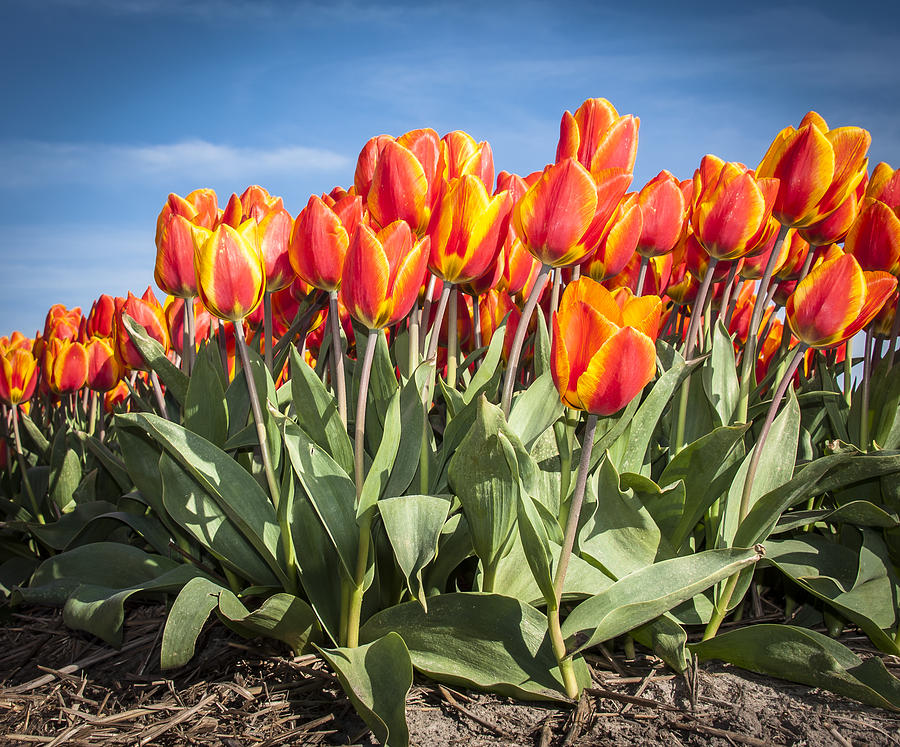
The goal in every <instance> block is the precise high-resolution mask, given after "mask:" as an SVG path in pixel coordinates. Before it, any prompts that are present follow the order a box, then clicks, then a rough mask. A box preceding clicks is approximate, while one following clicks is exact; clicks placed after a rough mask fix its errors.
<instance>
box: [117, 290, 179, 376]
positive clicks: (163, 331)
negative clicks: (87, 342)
mask: <svg viewBox="0 0 900 747" xmlns="http://www.w3.org/2000/svg"><path fill="white" fill-rule="evenodd" d="M116 306H117V308H116V325H115V337H116V354H117V355H118V357H119V360H121V361H122V363H123V364H125V366H126V367H128V368H130V369H134V370H136V371H146V370H147V363H146V362H145V361H144V356H142V355H141V354H140V352H139V351H138V349H137V348H136V347H135V346H134V343H133V342H132V341H131V337H130V336H129V334H128V330H127V329H125V325H124V323H123V322H122V317H123V316H126V315H127V316H130V317H131V318H132V319H134V320H135V321H136V322H137V323H138V324H140V325H141V326H142V327H143V328H144V330H146V332H147V334H148V335H150V337H152V338H153V339H154V340H156V341H157V342H158V343H159V344H160V345H162V346H163V348H165V349H166V350H168V349H169V331H168V326H167V325H166V315H165V313H164V312H163V309H162V306H160V305H159V301H157V300H156V297H155V296H154V295H153V293H152V292H151V290H150V288H149V287H148V288H147V290H146V291H145V293H144V295H143V296H142V297H140V298H138V297H137V296H135V295H134V294H133V293H131V292H130V291H129V293H128V298H124V299H119V300H118V301H117V302H116Z"/></svg>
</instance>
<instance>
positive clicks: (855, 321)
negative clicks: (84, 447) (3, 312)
mask: <svg viewBox="0 0 900 747" xmlns="http://www.w3.org/2000/svg"><path fill="white" fill-rule="evenodd" d="M896 287H897V279H896V278H895V277H893V276H892V275H890V274H888V273H886V272H878V271H875V272H867V271H864V270H863V269H862V268H861V267H860V266H859V263H858V262H857V261H856V259H855V258H854V257H853V255H852V254H844V255H841V256H840V257H837V258H836V259H832V260H826V261H825V262H822V264H820V265H818V266H817V267H814V268H813V269H812V270H811V271H810V272H809V274H808V275H807V276H806V277H805V278H804V279H803V280H801V281H800V282H799V283H797V287H796V289H795V290H794V292H793V293H792V294H791V296H790V298H788V300H787V304H786V306H785V314H786V315H787V320H788V324H790V327H791V330H792V331H793V333H794V334H795V335H796V336H797V337H798V338H799V339H800V340H801V341H802V342H804V343H806V344H807V345H809V346H810V347H813V348H829V347H833V346H835V345H838V344H840V343H842V342H844V341H845V340H849V339H850V338H851V337H853V336H854V335H855V334H856V333H857V332H859V331H860V330H861V329H862V328H863V327H865V326H866V325H867V324H868V323H869V322H870V321H872V319H874V318H875V316H876V315H877V314H878V312H879V311H880V310H881V307H882V306H883V305H884V303H885V301H886V300H887V299H888V298H889V297H890V295H891V293H893V292H894V289H895V288H896Z"/></svg>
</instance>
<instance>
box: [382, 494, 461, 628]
mask: <svg viewBox="0 0 900 747" xmlns="http://www.w3.org/2000/svg"><path fill="white" fill-rule="evenodd" d="M450 498H451V496H442V495H403V496H399V497H396V498H385V499H384V500H382V501H379V503H378V513H379V515H380V516H381V520H382V522H383V523H384V528H385V531H386V532H387V536H388V539H389V540H390V543H391V548H392V549H393V551H394V558H396V560H397V564H398V565H399V566H400V570H402V571H403V575H404V578H405V579H406V586H407V588H408V589H409V593H410V595H411V596H412V598H413V599H415V600H417V601H418V602H420V603H421V605H422V608H423V609H424V610H426V611H427V610H428V602H427V599H426V597H425V586H424V582H423V579H422V571H423V569H424V568H425V567H426V566H427V565H428V564H429V563H430V562H431V561H432V560H433V559H434V557H435V555H436V554H437V549H438V541H439V539H440V536H441V530H442V529H443V527H444V524H445V523H446V521H447V513H448V512H449V510H450Z"/></svg>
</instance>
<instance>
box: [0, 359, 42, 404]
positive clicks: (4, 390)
mask: <svg viewBox="0 0 900 747" xmlns="http://www.w3.org/2000/svg"><path fill="white" fill-rule="evenodd" d="M37 379H38V365H37V361H36V360H35V358H34V356H33V355H32V354H31V351H30V350H27V349H24V348H12V349H10V350H8V351H7V352H5V353H3V354H0V401H3V402H4V403H5V404H7V405H12V406H13V407H15V406H16V405H19V404H21V403H22V402H27V401H28V400H30V399H31V396H32V395H33V394H34V389H35V386H37Z"/></svg>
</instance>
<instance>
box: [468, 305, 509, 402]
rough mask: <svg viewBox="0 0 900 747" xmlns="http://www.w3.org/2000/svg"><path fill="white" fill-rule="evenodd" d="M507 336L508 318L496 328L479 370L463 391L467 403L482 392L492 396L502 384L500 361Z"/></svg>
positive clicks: (475, 398)
mask: <svg viewBox="0 0 900 747" xmlns="http://www.w3.org/2000/svg"><path fill="white" fill-rule="evenodd" d="M505 337H506V319H504V320H503V323H502V324H501V325H500V326H499V327H497V329H496V330H494V334H493V336H492V337H491V342H490V344H489V345H488V348H487V352H486V353H485V356H484V358H483V359H482V360H481V363H480V364H479V366H478V370H477V371H475V374H474V375H473V376H472V380H471V381H470V382H469V385H468V386H467V387H466V390H465V391H464V392H463V395H462V399H463V402H464V403H465V404H469V403H470V402H474V401H475V400H477V399H478V397H480V396H481V395H482V394H486V395H487V396H492V395H493V393H494V392H495V391H496V388H497V386H499V384H500V361H501V359H502V357H503V340H504V339H505Z"/></svg>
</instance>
